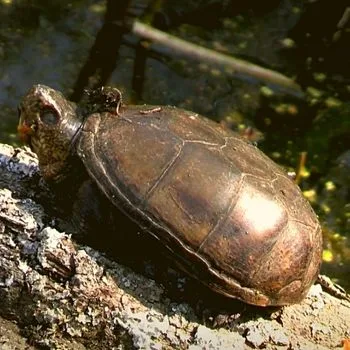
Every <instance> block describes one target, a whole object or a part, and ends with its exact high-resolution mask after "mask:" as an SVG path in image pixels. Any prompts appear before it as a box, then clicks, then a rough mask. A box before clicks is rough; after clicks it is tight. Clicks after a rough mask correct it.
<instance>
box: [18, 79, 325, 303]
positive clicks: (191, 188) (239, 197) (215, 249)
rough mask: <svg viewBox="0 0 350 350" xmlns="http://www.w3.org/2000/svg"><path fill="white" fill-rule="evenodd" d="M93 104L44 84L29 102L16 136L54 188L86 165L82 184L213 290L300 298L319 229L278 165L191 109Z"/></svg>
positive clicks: (263, 299) (97, 97)
mask: <svg viewBox="0 0 350 350" xmlns="http://www.w3.org/2000/svg"><path fill="white" fill-rule="evenodd" d="M111 91H112V93H111ZM93 96H94V98H93V99H92V100H93V101H95V102H94V103H93V106H94V107H93V108H92V109H91V110H90V112H84V113H80V112H78V109H77V107H76V105H75V104H73V103H71V102H69V101H68V100H66V99H65V98H64V97H63V95H62V94H61V93H59V92H57V91H55V90H53V89H51V88H49V87H46V86H44V85H36V86H34V87H33V88H32V89H31V90H30V91H29V92H28V94H27V95H26V96H25V97H24V98H23V101H22V102H21V104H20V107H19V110H20V121H19V127H18V130H19V132H20V134H21V135H22V137H23V138H24V139H26V141H27V143H28V144H29V145H30V147H31V148H32V149H33V150H34V152H36V153H37V155H38V158H39V166H40V169H41V172H42V175H43V177H44V178H45V179H46V180H47V181H49V182H53V183H55V182H60V181H62V179H67V178H69V177H70V176H73V175H72V174H73V173H76V172H77V171H73V170H74V169H79V167H78V165H77V162H80V163H81V165H82V168H81V169H80V170H79V171H78V172H79V173H80V176H81V178H86V177H88V178H89V180H90V181H91V182H92V183H94V184H95V186H96V184H97V186H96V187H97V188H99V191H101V193H102V194H101V196H104V197H105V196H106V197H107V198H108V200H109V202H110V203H113V208H114V209H115V210H116V211H117V210H118V212H119V211H122V212H124V213H125V214H126V215H127V216H129V217H130V218H131V219H132V220H134V221H135V222H136V223H137V224H138V225H139V226H140V227H141V228H142V229H143V230H144V231H145V232H148V233H150V234H151V235H153V236H155V237H156V238H157V239H158V240H159V241H160V242H161V243H162V244H163V245H164V246H166V247H167V248H168V250H169V252H171V253H172V254H173V257H174V259H175V260H176V261H177V263H178V264H179V265H180V266H181V267H182V268H183V269H184V270H185V271H186V272H188V273H189V274H191V275H192V276H194V277H195V278H200V279H201V282H203V283H204V284H206V285H207V286H209V287H210V288H211V289H213V290H214V291H216V292H218V293H220V294H223V295H226V296H228V297H233V298H238V299H240V300H243V301H245V302H247V303H250V304H255V305H261V306H266V305H285V304H291V303H296V302H299V301H301V300H302V298H303V297H304V296H305V294H306V293H307V291H308V289H309V287H310V286H311V285H312V283H313V282H314V281H315V279H316V277H317V274H318V272H319V267H320V262H321V249H322V238H321V228H320V225H319V222H318V220H317V217H316V215H315V213H314V212H313V210H312V208H311V206H310V205H309V203H308V202H307V201H306V200H305V199H304V198H303V195H302V193H301V191H300V190H299V188H298V187H297V186H296V185H295V184H294V183H293V181H292V180H290V179H289V178H288V177H287V175H286V174H285V172H284V171H283V170H282V169H281V168H280V167H279V166H278V165H276V164H275V163H274V162H273V161H272V160H271V159H269V158H268V157H267V156H266V155H264V154H263V153H262V152H261V151H259V150H258V149H257V148H256V147H255V146H253V145H251V144H250V143H248V142H246V141H245V140H243V139H242V138H240V137H239V136H238V135H237V134H236V133H234V132H232V131H231V130H229V129H225V128H224V127H222V126H220V125H219V124H217V123H215V122H213V121H210V120H208V119H206V118H205V117H202V116H199V115H198V114H195V113H193V112H189V111H185V110H181V109H177V108H174V107H165V106H132V105H130V106H125V105H121V101H120V95H119V92H118V91H117V90H116V93H115V98H113V89H112V90H110V89H109V90H108V93H106V94H104V92H103V91H102V90H101V91H100V92H98V93H97V94H94V95H93ZM106 96H107V97H106ZM96 101H97V102H96ZM104 102H105V104H104ZM83 173H84V174H85V175H84V176H85V177H84V176H83V175H82V174H83ZM76 179H77V178H76ZM73 182H79V180H74V181H73ZM79 191H80V192H84V191H85V190H84V189H83V188H81V189H80V190H79ZM82 198H85V199H86V197H82ZM90 202H94V199H90ZM83 204H84V203H83ZM83 204H79V206H80V205H81V207H83ZM117 208H118V209H117ZM81 217H83V216H81Z"/></svg>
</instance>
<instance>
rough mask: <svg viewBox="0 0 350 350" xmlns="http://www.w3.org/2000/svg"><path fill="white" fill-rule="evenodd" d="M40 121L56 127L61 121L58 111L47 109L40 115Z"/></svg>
mask: <svg viewBox="0 0 350 350" xmlns="http://www.w3.org/2000/svg"><path fill="white" fill-rule="evenodd" d="M40 120H41V121H42V122H43V123H44V124H46V125H51V126H53V125H56V124H57V123H58V121H59V116H58V114H57V112H56V111H54V110H52V109H46V110H44V111H42V112H41V113H40Z"/></svg>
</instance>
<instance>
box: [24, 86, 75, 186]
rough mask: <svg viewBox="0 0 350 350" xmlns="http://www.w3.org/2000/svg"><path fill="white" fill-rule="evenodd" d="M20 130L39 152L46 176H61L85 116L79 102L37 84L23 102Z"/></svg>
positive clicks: (56, 177)
mask: <svg viewBox="0 0 350 350" xmlns="http://www.w3.org/2000/svg"><path fill="white" fill-rule="evenodd" d="M18 110H19V124H18V133H19V135H20V137H21V139H22V140H23V141H24V142H25V143H26V144H27V145H28V146H29V147H30V148H31V149H32V151H33V152H35V153H36V154H37V156H38V159H39V166H40V170H41V172H42V175H43V177H44V178H45V179H46V180H53V181H56V180H59V178H60V177H61V176H62V174H63V173H64V172H65V171H66V169H65V168H66V166H67V161H68V159H69V157H70V156H71V155H72V153H74V152H75V147H74V143H75V140H76V139H77V136H78V134H79V130H80V127H81V125H82V120H80V118H79V117H78V116H77V113H76V105H75V104H74V103H72V102H70V101H68V100H66V99H65V98H64V96H63V95H62V94H61V93H60V92H58V91H56V90H54V89H51V88H49V87H47V86H45V85H35V86H33V87H32V88H31V89H30V90H29V91H28V93H27V94H26V95H25V96H24V97H23V99H22V102H21V103H20V105H19V108H18Z"/></svg>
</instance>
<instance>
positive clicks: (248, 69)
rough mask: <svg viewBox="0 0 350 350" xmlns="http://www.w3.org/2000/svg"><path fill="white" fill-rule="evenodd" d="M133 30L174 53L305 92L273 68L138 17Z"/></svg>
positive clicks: (280, 86)
mask: <svg viewBox="0 0 350 350" xmlns="http://www.w3.org/2000/svg"><path fill="white" fill-rule="evenodd" d="M131 31H132V33H133V34H135V35H138V36H140V37H142V38H144V39H148V40H150V41H153V42H154V43H157V44H160V45H162V46H165V47H167V48H169V49H171V50H173V51H172V53H175V54H178V55H181V56H185V57H188V58H190V59H194V60H197V61H200V62H207V63H210V64H213V65H217V66H220V67H221V68H224V70H225V73H226V74H235V75H245V76H246V77H248V78H253V79H256V80H258V81H260V82H262V83H264V84H272V85H276V87H278V88H280V89H283V90H287V91H288V92H289V94H291V95H294V96H298V97H302V95H303V92H302V90H301V88H300V86H299V85H298V84H297V83H296V82H295V81H294V80H293V79H291V78H288V77H286V76H285V75H283V74H281V73H278V72H275V71H273V70H271V69H267V68H263V67H260V66H258V65H256V64H253V63H250V62H247V61H244V60H241V59H238V58H235V57H232V56H228V55H225V54H222V53H219V52H216V51H213V50H210V49H207V48H204V47H202V46H200V45H197V44H193V43H189V42H188V41H185V40H183V39H179V38H177V37H175V36H173V35H171V34H167V33H164V32H162V31H160V30H158V29H155V28H153V27H151V26H149V25H147V24H144V23H142V22H140V21H137V20H136V21H134V22H133V24H132V27H131ZM153 49H154V48H153Z"/></svg>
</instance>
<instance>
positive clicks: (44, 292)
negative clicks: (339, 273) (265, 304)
mask: <svg viewBox="0 0 350 350" xmlns="http://www.w3.org/2000/svg"><path fill="white" fill-rule="evenodd" d="M0 183H1V185H2V188H1V189H0V203H1V209H0V228H1V230H0V250H1V255H0V298H1V300H2V302H1V303H0V317H2V319H0V348H1V349H6V346H7V347H8V348H11V347H10V345H7V344H17V343H18V344H19V345H18V346H17V345H11V346H12V348H14V349H24V348H26V347H27V348H28V349H34V347H44V346H45V347H48V348H65V349H74V350H78V349H86V348H87V349H91V348H93V349H112V348H120V349H130V348H135V349H171V348H176V349H192V350H194V349H228V348H231V349H251V348H252V347H253V348H260V347H264V348H265V349H277V348H278V349H336V348H337V347H340V346H341V342H342V340H344V339H346V338H349V337H350V303H349V302H348V301H345V300H340V299H337V298H335V297H332V296H330V295H329V294H327V293H325V292H324V291H322V288H321V287H320V286H318V285H316V286H314V287H312V289H311V291H310V293H309V294H308V296H307V297H306V299H305V300H304V301H303V302H302V303H300V304H297V305H292V306H288V307H283V308H281V309H271V310H270V309H262V308H254V307H250V309H247V310H248V311H247V312H246V313H245V312H240V315H241V316H240V317H239V316H237V317H235V318H234V322H232V323H231V324H230V323H226V324H225V322H222V323H220V327H218V328H216V329H215V328H213V327H209V326H208V324H210V318H208V317H207V316H206V315H205V313H201V312H200V311H198V310H197V309H196V305H195V304H189V303H184V302H183V301H182V302H180V301H178V300H171V298H170V297H169V296H168V293H167V292H166V289H165V287H163V286H161V285H159V284H158V283H157V282H155V281H154V280H151V279H149V278H146V277H144V276H142V275H139V274H137V273H135V272H133V271H132V270H131V269H130V268H128V267H125V266H122V265H120V264H118V263H116V262H115V261H112V260H109V259H107V258H106V257H104V256H103V254H101V253H99V252H97V251H95V250H93V249H92V248H90V247H86V246H83V245H81V244H77V243H76V242H75V241H74V239H73V238H72V237H71V236H70V235H69V234H67V233H64V232H58V231H57V230H56V229H54V228H53V227H52V226H51V223H52V222H54V220H55V218H53V217H51V216H50V214H49V212H50V210H49V208H47V207H46V206H45V205H43V204H42V203H44V201H42V198H44V197H46V196H47V198H50V193H49V192H48V190H47V189H46V188H45V185H44V184H43V183H42V182H41V180H40V176H39V173H38V168H37V163H36V160H35V156H33V154H32V153H31V152H29V151H28V150H26V149H13V148H11V147H10V146H8V145H0ZM46 203H50V201H46ZM174 288H175V287H174ZM227 303H230V299H229V300H227ZM237 315H238V313H237ZM4 324H6V327H7V329H8V331H7V330H5V328H4V326H3V325H4ZM11 329H12V331H11ZM16 342H17V343H16ZM28 343H30V344H31V346H32V347H30V346H29V345H28Z"/></svg>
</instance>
